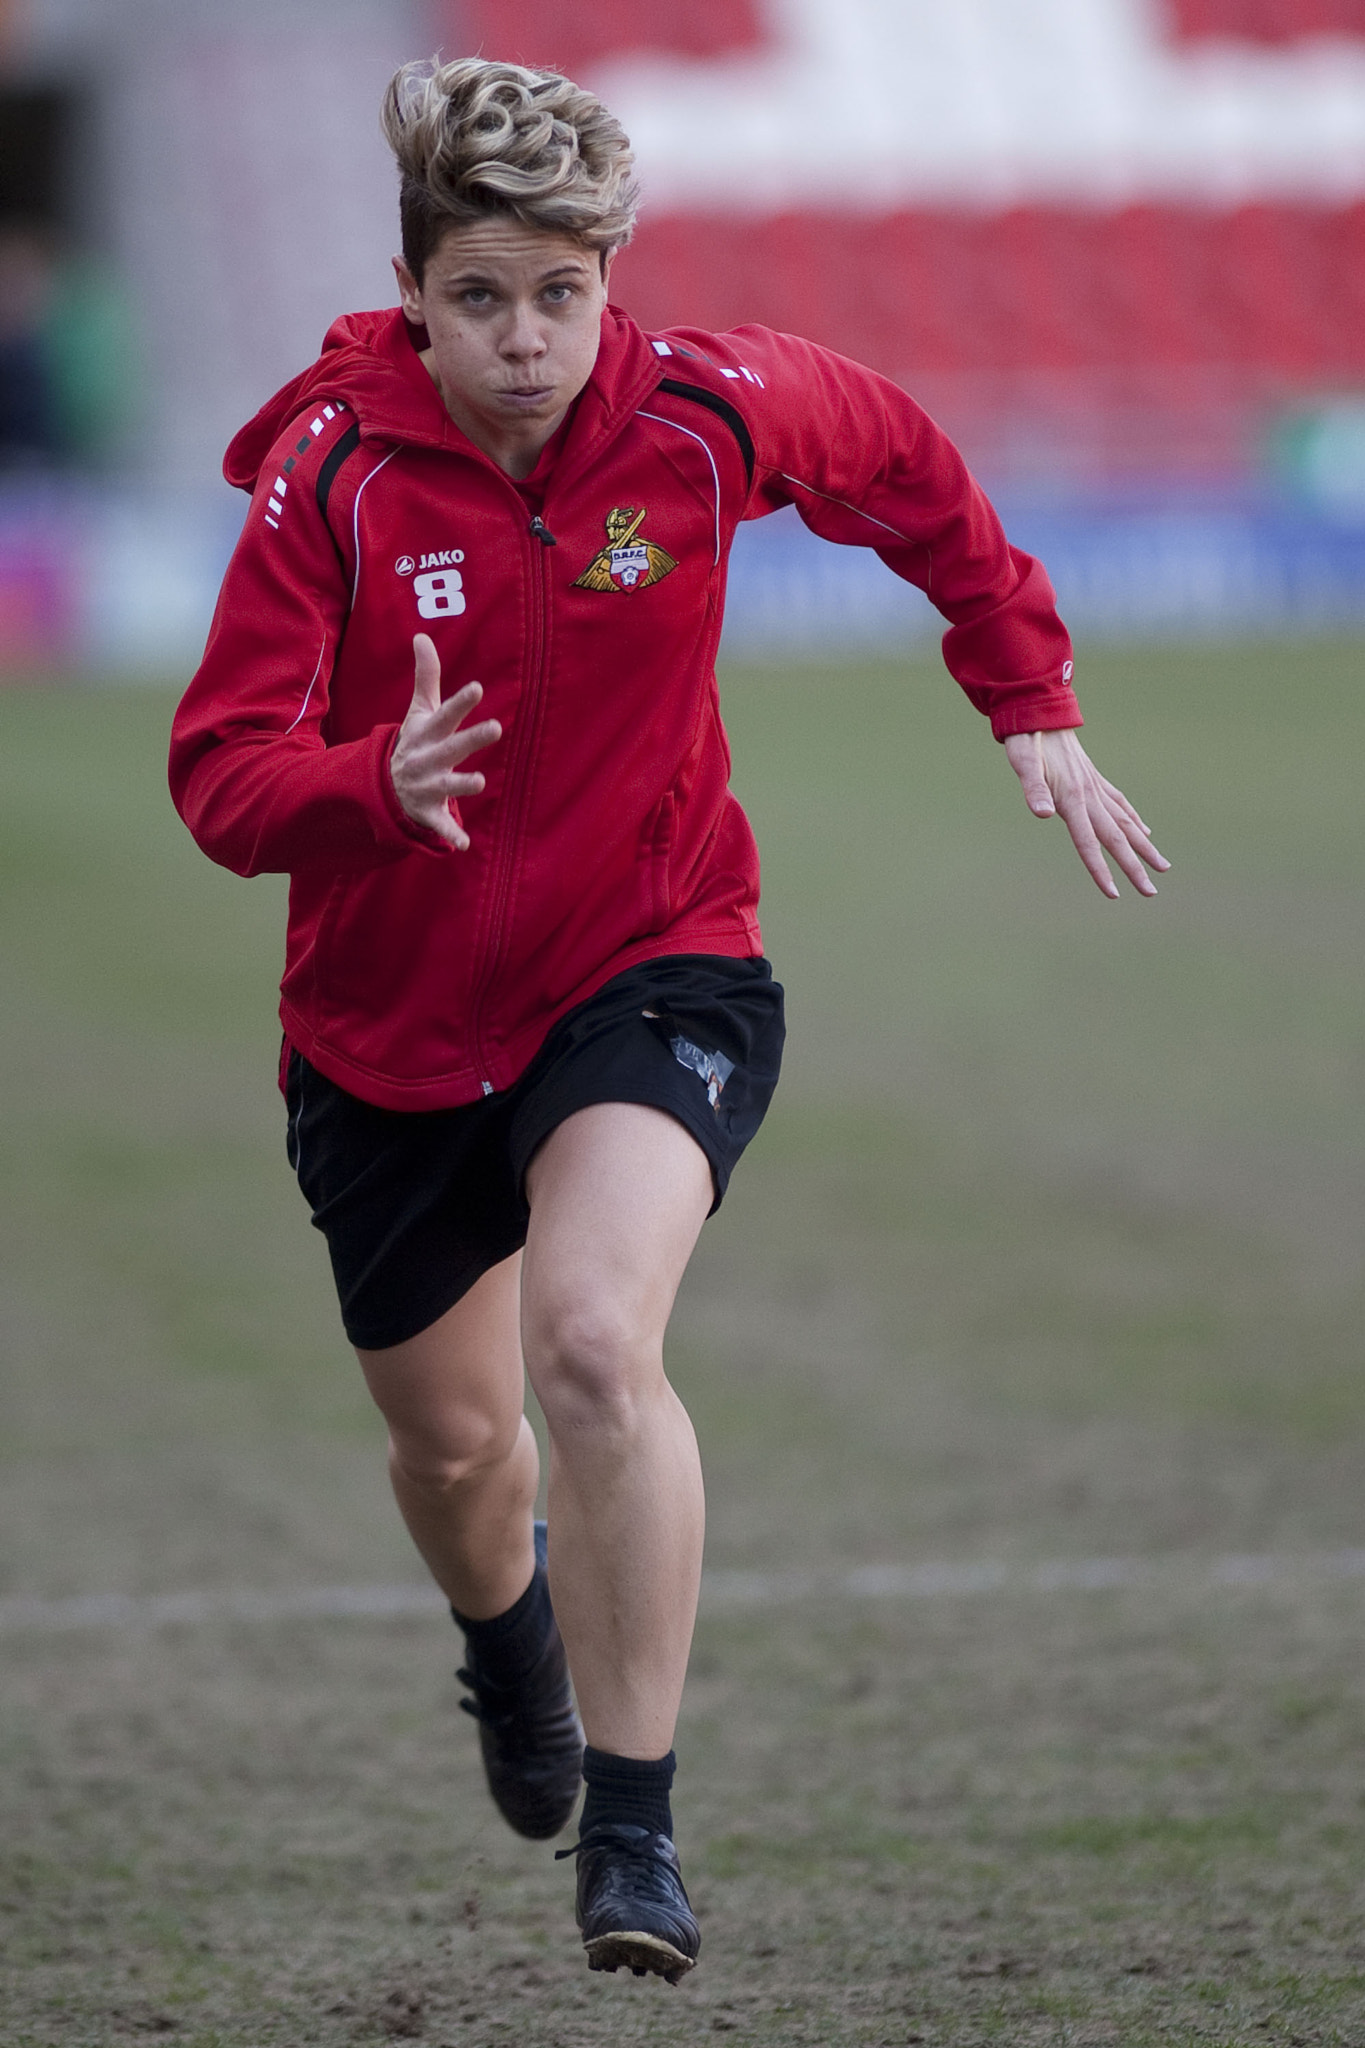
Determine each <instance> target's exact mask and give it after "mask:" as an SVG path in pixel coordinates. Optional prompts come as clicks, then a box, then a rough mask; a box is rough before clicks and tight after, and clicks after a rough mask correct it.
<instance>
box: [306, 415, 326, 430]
mask: <svg viewBox="0 0 1365 2048" xmlns="http://www.w3.org/2000/svg"><path fill="white" fill-rule="evenodd" d="M322 428H323V418H322V414H321V413H319V414H318V416H317V418H316V419H315V420H314V421H313V422H312V423H311V425H310V426H309V429H308V431H309V433H310V434H320V433H321V432H322Z"/></svg>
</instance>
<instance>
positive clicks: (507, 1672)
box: [450, 1564, 554, 1687]
mask: <svg viewBox="0 0 1365 2048" xmlns="http://www.w3.org/2000/svg"><path fill="white" fill-rule="evenodd" d="M450 1611H451V1613H452V1614H453V1615H454V1616H455V1619H456V1621H458V1622H459V1624H460V1627H461V1628H462V1629H463V1630H464V1633H465V1641H466V1642H467V1644H468V1645H469V1664H470V1669H471V1670H473V1671H476V1672H477V1673H478V1675H479V1677H480V1678H482V1679H483V1680H484V1681H485V1683H487V1684H488V1685H494V1686H504V1687H506V1686H513V1685H515V1684H516V1683H517V1681H518V1680H519V1679H521V1678H524V1677H525V1676H526V1673H527V1672H528V1671H529V1670H530V1669H531V1666H532V1665H533V1664H534V1663H535V1661H536V1659H537V1658H538V1657H539V1655H540V1653H541V1651H542V1650H543V1649H544V1648H545V1642H546V1638H547V1637H548V1635H549V1633H550V1625H551V1623H552V1622H553V1620H554V1615H553V1612H552V1610H551V1607H550V1581H549V1579H548V1578H547V1577H546V1575H545V1570H544V1567H543V1566H542V1565H539V1564H538V1565H537V1566H536V1569H535V1573H534V1576H533V1577H532V1580H531V1583H530V1585H529V1586H528V1587H527V1588H526V1591H525V1592H524V1593H523V1594H522V1596H521V1598H520V1600H518V1601H517V1602H516V1604H515V1605H514V1606H512V1607H509V1608H508V1609H507V1612H506V1613H505V1614H495V1615H493V1616H492V1617H491V1618H490V1619H489V1620H488V1621H470V1620H468V1619H467V1618H466V1617H465V1616H464V1615H463V1614H461V1613H459V1612H458V1611H457V1609H455V1608H454V1607H452V1608H451V1610H450Z"/></svg>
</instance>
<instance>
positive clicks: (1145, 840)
mask: <svg viewBox="0 0 1365 2048" xmlns="http://www.w3.org/2000/svg"><path fill="white" fill-rule="evenodd" d="M1005 751H1006V754H1007V755H1008V757H1009V762H1010V766H1011V767H1012V768H1013V769H1014V772H1015V774H1016V775H1017V776H1018V777H1019V782H1020V786H1021V788H1022V790H1023V793H1024V800H1025V802H1026V803H1027V804H1028V807H1029V809H1030V810H1031V811H1032V812H1033V815H1034V816H1035V817H1036V818H1050V817H1053V816H1059V817H1060V818H1061V819H1062V822H1063V824H1064V825H1065V826H1066V828H1067V831H1068V832H1069V833H1070V835H1071V840H1072V844H1073V845H1074V846H1075V848H1076V852H1077V853H1078V855H1079V856H1080V859H1081V863H1082V865H1083V866H1084V868H1085V870H1086V873H1087V874H1088V875H1089V876H1090V877H1091V879H1092V880H1093V882H1094V884H1095V886H1096V888H1097V889H1098V890H1099V891H1100V893H1101V894H1102V895H1104V896H1107V897H1109V898H1110V900H1111V901H1113V900H1114V899H1115V898H1116V897H1117V896H1118V895H1119V889H1118V886H1117V884H1116V883H1115V881H1114V877H1113V875H1112V874H1111V872H1110V869H1109V866H1108V861H1109V860H1112V861H1113V863H1114V865H1115V866H1116V867H1117V868H1118V870H1119V872H1120V874H1122V875H1123V876H1124V877H1125V878H1126V879H1127V880H1128V881H1129V882H1130V883H1131V884H1132V886H1133V888H1134V889H1135V890H1136V891H1137V893H1138V895H1139V896H1155V895H1156V884H1155V883H1154V882H1153V880H1152V878H1151V875H1150V874H1149V873H1148V869H1155V870H1156V872H1157V873H1158V874H1160V873H1164V872H1165V870H1166V869H1167V868H1168V867H1169V866H1170V862H1169V861H1168V860H1167V859H1166V857H1165V855H1164V854H1162V853H1161V852H1159V851H1158V849H1157V847H1156V846H1155V845H1154V844H1153V841H1152V837H1151V834H1150V832H1149V831H1148V828H1147V824H1146V821H1145V820H1144V819H1143V818H1142V816H1141V815H1140V813H1139V812H1138V811H1137V810H1136V809H1135V807H1134V806H1133V805H1132V804H1131V803H1130V802H1129V801H1128V798H1127V797H1126V796H1125V795H1124V793H1123V791H1122V790H1121V789H1118V788H1116V787H1115V785H1114V784H1113V783H1112V782H1110V781H1108V780H1107V779H1106V778H1105V777H1104V776H1103V775H1101V774H1100V772H1099V770H1098V769H1097V768H1096V766H1095V764H1094V763H1093V761H1091V759H1090V757H1089V755H1088V754H1087V753H1086V751H1085V749H1084V747H1082V745H1081V743H1080V740H1079V739H1078V738H1077V736H1076V734H1075V733H1074V732H1073V731H1069V730H1063V731H1058V732H1032V733H1017V734H1014V735H1012V736H1011V737H1010V738H1009V739H1007V740H1006V742H1005ZM1106 856H1107V857H1108V858H1107V859H1106Z"/></svg>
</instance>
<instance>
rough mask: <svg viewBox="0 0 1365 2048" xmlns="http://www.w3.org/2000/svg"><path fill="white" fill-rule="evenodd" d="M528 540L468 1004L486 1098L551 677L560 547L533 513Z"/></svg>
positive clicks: (476, 1067) (477, 1067) (491, 1090)
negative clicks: (490, 1016) (521, 637)
mask: <svg viewBox="0 0 1365 2048" xmlns="http://www.w3.org/2000/svg"><path fill="white" fill-rule="evenodd" d="M517 502H518V505H519V506H520V507H521V509H522V510H523V512H524V511H525V503H524V501H523V500H522V498H521V496H520V494H518V499H517ZM527 539H528V541H530V540H531V539H534V540H535V541H537V542H539V545H538V546H536V547H528V549H527V553H528V555H529V557H530V563H529V566H530V584H531V631H530V635H529V640H530V647H529V650H528V651H529V657H530V658H529V659H528V661H527V665H526V676H527V688H526V695H525V698H524V700H523V703H522V710H521V718H520V730H519V732H518V734H517V739H516V752H515V754H514V755H513V758H512V762H511V765H510V767H509V769H508V775H507V806H506V815H507V822H506V826H505V828H504V831H503V835H502V844H501V846H500V847H499V849H498V858H497V863H496V866H495V869H494V875H493V892H492V893H493V910H492V915H491V917H490V919H489V925H488V942H487V945H486V947H485V950H484V965H483V972H482V974H481V975H480V977H479V981H478V985H477V987H476V988H475V990H474V994H473V996H472V997H471V999H470V1005H469V1037H470V1045H471V1049H472V1051H473V1055H474V1071H475V1073H476V1074H477V1076H478V1080H479V1086H480V1088H481V1089H482V1090H483V1093H484V1094H485V1095H492V1094H494V1093H495V1089H494V1084H493V1082H492V1081H491V1080H490V1079H489V1075H488V1059H487V1055H486V1054H485V1052H484V1046H483V1037H482V1026H483V1011H484V1006H485V1004H486V1003H487V1000H488V995H489V991H490V990H491V988H492V986H493V983H494V981H495V980H496V978H497V972H498V969H499V967H500V966H501V964H502V953H503V947H504V943H505V940H506V934H507V925H508V914H507V913H508V906H509V904H510V902H511V898H512V884H513V881H514V878H515V876H516V871H517V859H518V855H519V854H520V851H521V842H522V837H523V833H524V828H525V823H526V811H527V808H528V804H529V794H530V785H531V771H532V767H533V765H534V760H535V751H536V739H537V735H538V733H539V730H540V714H541V707H542V704H543V701H544V696H545V684H546V680H547V677H548V674H549V635H548V633H547V631H546V621H547V617H548V614H549V599H550V587H549V586H550V560H549V555H550V549H551V548H552V547H557V546H558V542H557V541H556V539H555V536H554V535H553V534H552V533H551V532H550V529H549V528H548V527H547V526H546V524H545V522H544V520H543V519H542V518H541V517H540V514H539V513H537V514H536V516H535V517H534V518H533V519H532V520H531V521H530V523H529V525H528V527H527Z"/></svg>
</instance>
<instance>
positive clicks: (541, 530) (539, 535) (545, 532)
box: [531, 512, 559, 548]
mask: <svg viewBox="0 0 1365 2048" xmlns="http://www.w3.org/2000/svg"><path fill="white" fill-rule="evenodd" d="M531 531H532V533H533V534H534V535H535V537H536V539H537V540H538V541H539V542H540V545H541V546H542V547H543V548H557V547H558V546H559V542H558V541H557V540H556V539H555V537H554V535H553V534H552V533H551V531H550V529H549V527H548V526H547V525H546V524H545V521H544V520H543V519H542V518H541V516H540V514H539V512H537V514H536V516H535V518H534V519H533V520H532V521H531Z"/></svg>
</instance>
